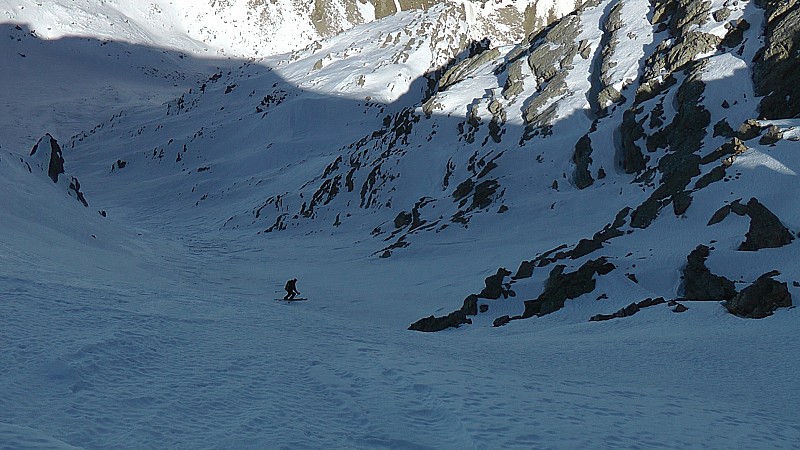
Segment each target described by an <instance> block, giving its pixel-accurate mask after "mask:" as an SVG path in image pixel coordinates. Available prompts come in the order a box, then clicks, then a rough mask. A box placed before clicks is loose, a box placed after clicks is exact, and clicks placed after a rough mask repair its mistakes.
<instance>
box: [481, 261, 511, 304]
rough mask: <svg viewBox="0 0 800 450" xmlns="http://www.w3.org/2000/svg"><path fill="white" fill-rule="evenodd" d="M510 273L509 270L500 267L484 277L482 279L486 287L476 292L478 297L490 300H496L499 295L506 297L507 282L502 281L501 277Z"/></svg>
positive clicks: (507, 292) (507, 290) (507, 291)
mask: <svg viewBox="0 0 800 450" xmlns="http://www.w3.org/2000/svg"><path fill="white" fill-rule="evenodd" d="M510 275H511V272H509V271H508V270H506V269H504V268H502V267H501V268H499V269H497V273H496V274H494V275H492V276H489V277H486V280H484V282H485V283H486V287H485V288H483V290H482V291H481V293H480V294H478V297H480V298H488V299H490V300H497V299H498V298H500V296H503V297H507V296H508V294H509V287H508V285H507V284H504V283H503V279H504V278H505V277H507V276H510Z"/></svg>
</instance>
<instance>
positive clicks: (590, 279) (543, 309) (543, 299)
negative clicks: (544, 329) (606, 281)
mask: <svg viewBox="0 0 800 450" xmlns="http://www.w3.org/2000/svg"><path fill="white" fill-rule="evenodd" d="M565 268H566V266H564V265H563V264H559V265H557V266H556V267H554V268H553V270H551V271H550V276H549V277H548V279H547V281H545V285H544V291H543V292H542V293H541V295H539V297H537V298H536V299H535V300H526V301H525V312H523V313H522V318H523V319H525V318H528V317H533V316H544V315H546V314H550V313H553V312H555V311H558V310H559V309H561V308H563V307H564V303H565V302H566V301H567V300H569V299H573V298H576V297H579V296H581V295H583V294H587V293H589V292H592V291H593V290H594V288H595V286H596V284H597V281H596V280H595V279H594V276H595V275H596V274H597V275H606V274H608V273H609V272H611V271H612V270H614V269H615V266H614V265H613V264H611V263H610V262H608V261H606V259H605V258H598V259H595V260H590V261H587V262H586V263H584V264H583V265H582V266H581V267H580V268H578V270H576V271H575V272H568V273H564V269H565Z"/></svg>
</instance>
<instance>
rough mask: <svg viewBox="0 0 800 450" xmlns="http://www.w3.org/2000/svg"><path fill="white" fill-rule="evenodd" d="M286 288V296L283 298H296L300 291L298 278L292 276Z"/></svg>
mask: <svg viewBox="0 0 800 450" xmlns="http://www.w3.org/2000/svg"><path fill="white" fill-rule="evenodd" d="M284 289H286V296H285V297H283V299H284V300H292V299H294V296H295V295H297V294H299V293H300V291H298V290H297V278H292V279H291V280H289V281H287V282H286V286H285V287H284Z"/></svg>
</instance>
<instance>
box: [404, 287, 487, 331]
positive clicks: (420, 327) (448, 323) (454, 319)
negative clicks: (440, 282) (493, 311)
mask: <svg viewBox="0 0 800 450" xmlns="http://www.w3.org/2000/svg"><path fill="white" fill-rule="evenodd" d="M477 314H478V297H477V296H476V295H474V294H473V295H470V296H468V297H467V298H465V299H464V304H463V305H462V306H461V309H458V310H456V311H453V312H451V313H450V314H448V315H446V316H442V317H435V316H432V315H431V316H428V317H424V318H422V319H419V320H418V321H416V322H414V323H412V324H411V325H410V326H409V327H408V329H409V330H412V331H422V332H436V331H442V330H446V329H448V328H458V327H459V326H461V325H463V324H471V323H472V319H470V318H469V317H467V316H475V315H477Z"/></svg>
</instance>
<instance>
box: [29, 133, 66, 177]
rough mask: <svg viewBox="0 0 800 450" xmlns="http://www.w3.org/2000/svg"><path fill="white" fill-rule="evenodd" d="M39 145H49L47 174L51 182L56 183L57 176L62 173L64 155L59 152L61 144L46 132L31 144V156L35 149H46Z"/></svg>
mask: <svg viewBox="0 0 800 450" xmlns="http://www.w3.org/2000/svg"><path fill="white" fill-rule="evenodd" d="M40 145H42V146H49V147H50V163H49V165H48V167H47V176H49V177H50V179H51V180H53V183H58V176H59V175H61V174H63V173H64V157H63V156H62V153H61V146H60V145H58V141H56V140H55V139H54V138H53V136H51V135H50V134H49V133H48V134H46V135H45V136H44V137H43V138H41V139H39V142H37V143H36V145H34V146H33V148H32V149H31V156H34V155H35V154H36V152H37V151H47V150H46V149H42V148H40Z"/></svg>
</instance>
